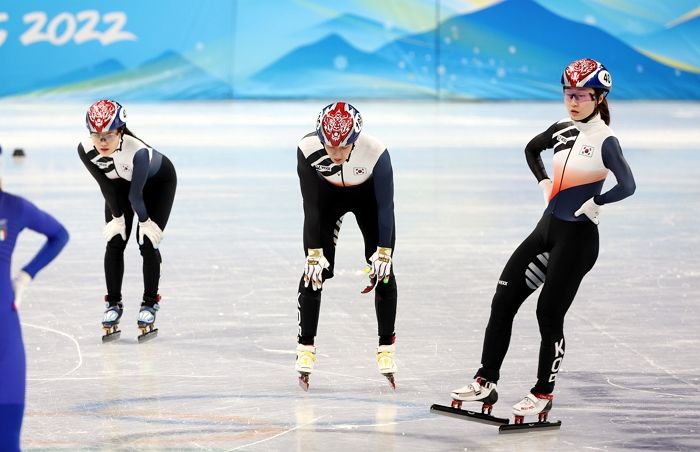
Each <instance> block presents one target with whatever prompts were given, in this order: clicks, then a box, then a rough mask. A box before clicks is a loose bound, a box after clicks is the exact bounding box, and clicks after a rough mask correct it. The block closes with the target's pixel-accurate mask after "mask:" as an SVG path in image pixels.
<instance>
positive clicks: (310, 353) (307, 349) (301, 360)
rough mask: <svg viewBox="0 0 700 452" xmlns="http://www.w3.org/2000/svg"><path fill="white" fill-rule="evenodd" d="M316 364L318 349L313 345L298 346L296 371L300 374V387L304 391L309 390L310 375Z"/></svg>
mask: <svg viewBox="0 0 700 452" xmlns="http://www.w3.org/2000/svg"><path fill="white" fill-rule="evenodd" d="M314 364H316V347H314V346H313V345H303V344H297V362H296V365H295V366H294V370H296V371H297V372H299V386H301V389H303V390H304V391H308V390H309V375H311V372H313V370H314Z"/></svg>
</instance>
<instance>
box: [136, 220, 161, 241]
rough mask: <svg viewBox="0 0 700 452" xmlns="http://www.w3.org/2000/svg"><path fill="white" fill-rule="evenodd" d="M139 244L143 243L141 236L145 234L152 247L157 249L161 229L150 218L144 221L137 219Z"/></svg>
mask: <svg viewBox="0 0 700 452" xmlns="http://www.w3.org/2000/svg"><path fill="white" fill-rule="evenodd" d="M138 235H139V245H143V237H144V236H146V237H148V239H149V240H150V241H151V243H152V244H153V248H155V249H158V244H160V238H161V237H162V236H163V231H161V230H160V227H159V226H158V225H157V224H156V222H155V221H153V220H151V219H150V218H149V219H147V220H146V221H139V234H138Z"/></svg>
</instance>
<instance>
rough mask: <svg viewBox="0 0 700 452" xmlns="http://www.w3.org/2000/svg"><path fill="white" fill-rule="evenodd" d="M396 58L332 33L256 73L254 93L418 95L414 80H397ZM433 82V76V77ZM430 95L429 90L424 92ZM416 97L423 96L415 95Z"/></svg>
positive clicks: (250, 88)
mask: <svg viewBox="0 0 700 452" xmlns="http://www.w3.org/2000/svg"><path fill="white" fill-rule="evenodd" d="M396 64H397V63H396V62H395V61H391V60H388V59H386V58H384V57H382V56H381V55H378V54H376V53H368V52H363V51H362V50H359V49H357V48H355V47H353V46H352V45H350V44H349V43H348V42H347V41H345V40H344V39H343V38H342V37H340V36H339V35H336V34H331V35H329V36H326V37H325V38H323V39H321V40H320V41H318V42H315V43H313V44H310V45H306V46H302V47H299V48H297V49H294V50H293V51H291V52H290V53H288V54H287V55H285V56H283V57H281V58H280V59H278V60H277V61H275V62H274V63H272V64H271V65H269V66H267V67H266V68H263V69H262V70H260V71H258V72H257V73H256V74H254V75H253V77H252V78H251V80H250V81H249V82H248V84H247V85H245V88H246V91H247V92H253V95H260V96H266V95H271V96H275V97H291V98H294V97H310V96H312V93H313V95H314V96H319V95H320V96H332V97H337V96H346V97H355V96H391V95H416V93H419V91H418V90H417V87H416V86H414V84H413V83H414V82H413V81H410V80H395V77H394V73H395V72H396V67H395V65H396ZM432 83H433V85H434V78H433V82H432ZM423 95H424V96H429V95H430V93H429V92H428V91H426V92H424V93H423ZM416 97H420V96H418V95H416Z"/></svg>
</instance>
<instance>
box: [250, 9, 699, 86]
mask: <svg viewBox="0 0 700 452" xmlns="http://www.w3.org/2000/svg"><path fill="white" fill-rule="evenodd" d="M525 18H526V19H525ZM436 33H439V36H436ZM437 37H439V39H436V38H437ZM436 41H439V43H440V44H439V46H440V47H439V52H438V53H439V61H437V62H436V61H432V58H433V56H434V55H435V43H436ZM582 57H589V58H595V59H598V60H600V61H601V62H603V64H605V65H606V66H607V67H608V69H609V70H610V72H611V73H612V75H613V83H614V88H613V91H614V95H613V97H615V98H623V99H625V98H627V99H633V98H646V99H654V98H659V99H660V98H669V99H682V98H698V97H700V76H699V75H697V74H694V73H691V72H687V71H682V70H679V69H677V68H673V67H670V66H667V65H664V64H661V63H659V62H657V61H655V60H653V59H651V58H649V57H647V56H646V55H644V54H642V53H640V52H638V51H636V50H635V49H634V48H632V47H631V46H629V45H627V44H625V43H624V42H623V41H621V40H620V39H617V38H615V37H613V36H612V35H610V34H609V33H607V32H605V31H603V30H600V29H598V28H596V27H593V26H590V25H585V24H581V23H578V22H574V21H571V20H568V19H565V18H563V17H561V16H558V15H556V14H554V13H552V12H550V11H549V10H547V9H546V8H544V7H542V6H540V5H538V4H537V3H535V2H534V1H531V0H511V1H508V2H502V3H498V4H494V5H493V6H491V7H488V8H485V9H482V10H479V11H476V12H472V13H469V14H464V15H459V16H455V17H452V18H449V19H447V20H445V21H444V22H442V23H441V24H440V26H439V28H438V30H430V31H427V32H424V33H419V34H414V35H408V36H403V37H400V38H398V39H396V40H394V41H392V42H390V43H388V44H386V45H384V46H382V47H380V48H379V49H377V50H376V51H374V52H363V51H360V50H358V49H357V48H355V47H353V46H352V45H350V44H349V43H348V42H347V41H345V40H344V39H342V38H341V37H340V36H337V35H329V36H326V37H325V38H323V39H321V40H319V41H317V42H315V43H312V44H309V45H306V46H302V47H299V48H297V49H294V50H293V51H291V52H289V53H288V54H286V55H284V56H283V57H281V58H280V59H278V60H277V61H275V62H273V63H272V64H270V65H269V66H267V67H266V68H264V69H263V70H261V71H260V72H258V73H256V74H254V76H253V77H252V78H251V80H250V82H252V83H251V85H250V88H251V89H252V90H253V91H255V90H256V89H257V90H258V92H259V93H260V94H268V95H269V94H270V93H275V92H277V91H276V90H277V89H280V90H281V92H280V94H279V96H280V97H311V96H313V95H319V94H322V95H331V96H334V97H337V96H359V97H362V96H373V95H375V94H376V93H377V92H378V91H377V87H381V89H382V90H383V91H382V92H381V94H383V95H384V96H387V97H388V96H400V97H425V96H426V95H428V96H430V95H435V94H436V93H437V94H439V95H440V96H441V97H446V98H475V99H499V98H506V99H532V98H535V99H555V98H558V97H559V96H560V92H561V91H560V90H561V87H560V84H559V80H560V76H561V73H562V71H563V69H564V67H565V66H566V65H567V64H568V63H569V62H570V61H572V60H574V59H577V58H582ZM618 61H624V62H625V64H624V65H621V64H617V62H618ZM630 63H631V64H630ZM669 78H673V79H674V80H673V87H674V88H673V89H672V90H671V89H665V88H664V86H666V85H668V83H667V80H668V79H669ZM331 82H339V83H338V85H339V86H340V87H341V88H340V89H341V90H342V91H343V92H341V93H338V89H334V86H335V85H336V83H331Z"/></svg>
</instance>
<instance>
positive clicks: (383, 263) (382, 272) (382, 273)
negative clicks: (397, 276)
mask: <svg viewBox="0 0 700 452" xmlns="http://www.w3.org/2000/svg"><path fill="white" fill-rule="evenodd" d="M369 262H370V265H371V266H372V268H371V269H370V271H369V277H370V278H377V281H380V280H384V283H385V284H386V283H388V282H389V275H390V274H391V248H384V247H381V246H378V247H377V251H375V252H374V254H373V255H372V257H370V258H369Z"/></svg>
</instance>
